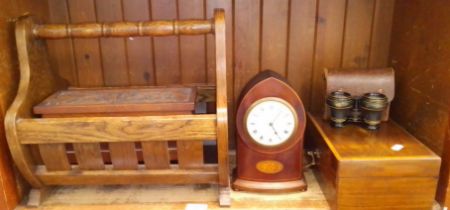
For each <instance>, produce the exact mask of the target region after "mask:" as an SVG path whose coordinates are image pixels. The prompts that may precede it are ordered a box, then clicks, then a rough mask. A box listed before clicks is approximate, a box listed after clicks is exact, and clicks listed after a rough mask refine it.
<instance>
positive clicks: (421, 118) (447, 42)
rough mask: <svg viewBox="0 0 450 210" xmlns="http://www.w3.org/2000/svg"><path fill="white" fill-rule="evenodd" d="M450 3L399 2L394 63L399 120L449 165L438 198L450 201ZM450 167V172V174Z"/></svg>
mask: <svg viewBox="0 0 450 210" xmlns="http://www.w3.org/2000/svg"><path fill="white" fill-rule="evenodd" d="M449 9H450V3H449V2H442V1H438V0H433V1H427V2H422V1H405V0H397V1H396V3H395V8H394V10H395V13H394V19H393V23H392V25H393V27H392V38H391V43H392V44H391V53H390V57H389V59H390V64H391V65H392V66H393V67H394V68H395V69H396V75H397V76H396V77H397V81H396V86H397V87H396V89H397V95H398V97H397V99H396V100H395V101H394V102H393V104H392V113H393V117H394V119H395V120H396V121H398V122H399V123H400V124H401V125H402V126H404V127H405V128H406V129H407V130H408V131H409V132H411V133H412V134H413V135H414V136H416V137H417V138H419V139H420V140H421V141H422V142H424V143H425V144H426V145H427V146H428V147H430V148H431V149H432V150H433V151H435V152H436V153H437V154H442V157H443V165H442V171H441V172H442V173H441V179H440V181H439V183H440V184H439V190H438V193H437V198H436V199H437V200H438V201H439V202H440V203H441V204H442V205H443V206H447V207H448V206H449V205H450V196H448V191H449V189H450V188H449V187H448V184H447V183H448V180H449V175H448V168H449V166H450V163H449V161H448V160H449V154H450V153H449V151H450V147H449V144H448V138H446V137H445V135H446V133H447V131H448V126H449V117H448V116H449V107H450V91H449V90H450V83H449V82H448V81H450V74H449V72H448V65H449V64H450V60H449V59H448V58H449V56H450V50H449V49H450V38H449V37H448V36H445V34H447V33H450V24H449V22H448V21H444V20H446V19H448V18H450V14H449V13H448V12H447V11H448V10H449ZM446 171H447V172H446Z"/></svg>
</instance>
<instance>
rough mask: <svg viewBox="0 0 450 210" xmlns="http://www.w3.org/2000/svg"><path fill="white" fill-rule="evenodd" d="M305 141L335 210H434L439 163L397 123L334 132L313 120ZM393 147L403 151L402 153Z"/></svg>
mask: <svg viewBox="0 0 450 210" xmlns="http://www.w3.org/2000/svg"><path fill="white" fill-rule="evenodd" d="M309 119H310V120H311V122H312V123H310V124H309V125H308V130H307V133H308V136H309V138H307V140H308V141H309V142H308V143H309V144H310V145H313V147H312V148H314V149H315V151H316V152H317V153H318V156H317V158H318V167H317V168H318V169H319V171H318V172H317V173H316V174H317V175H318V179H319V180H320V184H321V186H322V189H323V191H324V194H325V196H326V197H327V200H328V201H329V203H330V206H331V208H332V209H431V208H432V205H433V201H434V196H435V192H436V187H437V180H438V175H439V168H440V163H441V159H440V158H439V156H437V155H436V154H434V153H433V152H432V151H431V150H430V149H428V148H427V147H426V146H425V145H423V144H422V143H421V142H419V141H418V140H417V139H416V138H414V137H412V136H411V135H409V134H408V133H406V131H405V130H403V129H402V128H401V127H399V126H398V124H395V123H390V122H387V123H384V124H383V126H382V127H380V129H379V130H378V131H370V132H366V131H367V130H365V129H363V128H360V127H358V126H356V125H347V126H346V127H345V128H339V129H336V128H333V127H331V126H330V125H329V123H328V121H325V120H323V119H322V118H321V117H320V116H319V115H311V114H310V115H309ZM393 145H402V146H404V147H403V148H402V149H401V150H395V149H393V147H392V146H393Z"/></svg>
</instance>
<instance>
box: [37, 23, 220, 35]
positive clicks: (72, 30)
mask: <svg viewBox="0 0 450 210" xmlns="http://www.w3.org/2000/svg"><path fill="white" fill-rule="evenodd" d="M213 32H214V24H213V22H212V21H210V20H182V21H175V20H174V21H148V22H114V23H80V24H43V25H35V26H34V27H33V34H34V36H36V37H39V38H44V39H60V38H97V37H129V36H168V35H198V34H207V33H213Z"/></svg>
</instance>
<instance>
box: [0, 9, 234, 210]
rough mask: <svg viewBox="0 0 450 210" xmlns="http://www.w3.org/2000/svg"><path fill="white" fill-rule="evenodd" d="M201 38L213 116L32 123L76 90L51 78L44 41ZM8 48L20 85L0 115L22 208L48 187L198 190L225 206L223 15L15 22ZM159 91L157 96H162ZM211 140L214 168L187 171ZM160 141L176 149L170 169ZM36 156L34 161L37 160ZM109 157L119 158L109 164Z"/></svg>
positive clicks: (77, 117)
mask: <svg viewBox="0 0 450 210" xmlns="http://www.w3.org/2000/svg"><path fill="white" fill-rule="evenodd" d="M208 33H212V34H214V35H215V46H216V47H215V56H216V81H217V83H216V88H215V90H216V99H215V101H216V114H192V112H172V113H170V112H151V114H146V113H143V114H142V113H141V114H138V115H132V114H130V115H127V113H123V112H122V113H120V114H109V115H106V116H105V115H99V114H97V115H77V114H69V115H64V116H63V117H61V116H59V115H61V114H64V110H63V111H62V112H61V113H58V114H57V115H48V116H42V117H39V116H37V115H36V114H35V113H34V112H33V107H35V106H36V105H37V104H39V103H41V102H42V101H44V99H46V98H48V97H49V96H50V95H52V94H55V93H57V92H59V91H61V90H65V91H69V92H70V91H72V90H73V91H77V90H78V89H71V88H69V89H67V84H65V82H64V81H63V80H62V79H60V78H59V77H58V76H57V75H56V74H55V73H54V72H53V71H52V70H51V68H50V65H49V60H48V56H47V52H46V48H45V39H61V38H98V37H129V36H170V35H203V34H208ZM16 41H17V50H18V55H19V62H20V84H19V89H18V92H17V96H16V98H15V100H14V102H13V104H12V105H11V107H10V108H9V110H8V112H7V115H6V118H5V127H6V134H7V139H8V144H9V147H10V149H11V153H12V156H13V159H14V161H15V163H16V165H17V168H18V169H19V171H20V172H21V174H22V175H23V177H24V178H25V179H26V180H27V181H28V182H29V183H30V184H31V185H32V187H33V190H32V191H31V192H30V198H29V201H28V204H29V205H39V203H40V200H41V199H42V197H43V192H45V189H46V188H47V187H49V186H54V185H116V184H203V183H209V184H218V185H219V190H220V192H219V203H220V205H221V206H227V205H230V196H229V193H230V190H229V163H228V119H227V116H228V113H227V111H228V109H227V86H226V85H227V83H226V78H227V77H226V48H225V19H224V12H223V10H216V11H215V15H214V19H212V20H182V21H151V22H117V23H107V24H101V23H85V24H71V25H58V24H35V23H34V22H33V20H32V18H30V17H22V18H19V20H18V21H17V22H16ZM159 90H160V91H162V93H161V94H165V93H164V91H166V90H164V88H160V89H159ZM138 91H139V90H138ZM71 93H73V92H71ZM190 93H191V94H192V92H190ZM194 93H195V91H194ZM138 94H139V93H138ZM41 108H42V107H41ZM35 111H36V110H35ZM60 111H61V110H60ZM150 111H151V110H150ZM158 113H161V114H160V115H158ZM213 139H215V140H216V142H217V151H218V152H217V153H218V154H217V155H218V158H217V159H218V163H217V164H204V163H200V164H189V161H191V160H190V159H189V157H191V156H192V154H200V155H203V153H202V151H200V152H199V151H198V150H197V149H198V144H196V142H200V143H201V144H200V145H202V142H203V141H205V140H213ZM168 141H176V142H177V144H179V145H184V149H183V150H180V149H179V150H178V157H177V158H178V162H176V163H173V162H172V163H171V162H170V160H168V156H167V154H168V153H169V152H168V150H169V147H168V143H167V142H168ZM100 144H104V145H105V144H106V145H109V149H111V160H112V161H111V163H108V162H107V161H104V159H105V158H102V154H100V153H101V152H102V151H101V149H100V146H99V145H100ZM138 144H139V145H142V146H141V150H142V151H141V155H142V154H143V156H144V157H143V158H142V159H143V162H144V163H142V161H139V162H138V161H136V159H137V158H136V151H135V149H136V147H135V146H134V145H138ZM67 145H71V147H72V148H73V152H72V153H71V154H68V149H67ZM179 145H178V146H179ZM195 145H197V146H195ZM35 148H38V149H35ZM113 148H116V149H115V150H116V152H115V153H112V149H113ZM127 149H128V151H126V150H127ZM130 149H131V152H130ZM36 151H37V152H38V153H39V154H38V156H40V157H41V158H42V160H37V159H38V158H36V157H37V156H36V154H34V153H36ZM115 154H118V155H119V156H118V157H115ZM70 155H71V156H72V157H73V156H75V160H76V162H75V163H74V162H73V161H70V158H69V156H70ZM183 158H186V159H183ZM169 159H170V158H169ZM114 160H117V161H114ZM130 160H131V161H130ZM152 161H156V162H163V163H164V164H155V163H152Z"/></svg>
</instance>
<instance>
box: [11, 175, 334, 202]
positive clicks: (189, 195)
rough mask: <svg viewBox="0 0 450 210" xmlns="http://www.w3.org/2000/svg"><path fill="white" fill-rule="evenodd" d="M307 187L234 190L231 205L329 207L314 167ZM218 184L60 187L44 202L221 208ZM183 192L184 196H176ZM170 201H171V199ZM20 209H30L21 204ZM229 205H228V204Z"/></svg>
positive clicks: (307, 179) (307, 177) (307, 176)
mask: <svg viewBox="0 0 450 210" xmlns="http://www.w3.org/2000/svg"><path fill="white" fill-rule="evenodd" d="M305 177H306V181H307V182H308V191H306V192H298V193H286V194H280V195H267V194H257V193H247V192H236V191H232V192H231V198H232V202H233V205H232V206H231V208H229V209H249V208H258V209H299V208H302V209H303V208H305V209H329V207H328V204H327V202H326V200H325V197H324V195H323V193H322V191H321V189H320V187H319V184H318V183H317V180H316V178H315V177H314V175H313V172H312V170H311V169H308V170H306V171H305ZM217 193H218V190H217V185H195V186H192V185H178V186H173V185H171V186H168V185H129V186H120V187H118V186H102V187H94V186H91V187H69V186H64V187H57V188H55V189H53V190H51V191H50V192H49V195H48V197H47V199H46V200H45V201H44V202H43V203H42V208H44V209H46V210H59V209H61V210H62V209H64V210H72V209H73V210H75V209H76V210H97V209H111V210H115V209H137V210H140V209H145V210H152V209H155V210H156V209H158V210H164V209H184V208H185V206H186V204H188V203H205V204H208V209H220V207H219V205H218V203H217V201H216V200H217ZM173 195H183V196H173ZM169 202H170V203H169ZM17 209H18V210H28V209H30V210H31V209H33V208H27V207H25V206H19V207H18V208H17ZM227 209H228V208H227Z"/></svg>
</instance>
